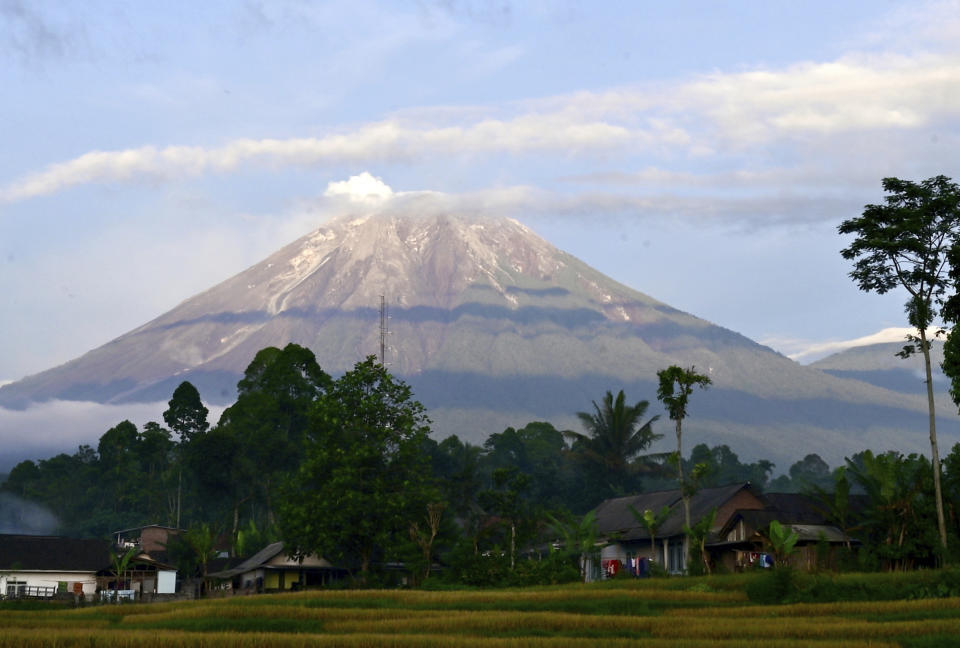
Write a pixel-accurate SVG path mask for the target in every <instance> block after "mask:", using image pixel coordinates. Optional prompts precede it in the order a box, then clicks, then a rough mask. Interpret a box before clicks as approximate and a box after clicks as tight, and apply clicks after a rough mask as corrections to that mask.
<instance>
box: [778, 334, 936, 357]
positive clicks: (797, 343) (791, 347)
mask: <svg viewBox="0 0 960 648" xmlns="http://www.w3.org/2000/svg"><path fill="white" fill-rule="evenodd" d="M937 330H938V329H936V328H931V329H929V330H928V331H927V336H928V337H930V338H931V339H932V338H933V337H935V335H936V332H937ZM915 333H916V329H913V328H909V327H891V328H885V329H883V330H881V331H877V332H876V333H871V334H870V335H864V336H863V337H858V338H854V339H852V340H837V341H830V342H811V341H809V340H792V339H777V338H770V339H767V340H764V341H763V342H762V343H763V344H766V345H768V346H771V347H773V348H776V349H779V350H781V352H783V353H785V354H786V356H787V357H788V358H790V359H791V360H796V361H797V362H799V363H801V364H810V363H811V362H815V361H817V360H820V359H821V358H825V357H827V356H828V355H832V354H834V353H840V352H841V351H846V350H847V349H852V348H854V347H861V346H869V345H872V344H889V343H891V342H903V343H904V344H906V338H907V336H908V335H911V334H915Z"/></svg>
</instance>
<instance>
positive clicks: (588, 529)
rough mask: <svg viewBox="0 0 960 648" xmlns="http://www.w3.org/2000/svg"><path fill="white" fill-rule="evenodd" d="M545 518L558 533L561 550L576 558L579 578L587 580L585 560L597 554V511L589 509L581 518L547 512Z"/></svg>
mask: <svg viewBox="0 0 960 648" xmlns="http://www.w3.org/2000/svg"><path fill="white" fill-rule="evenodd" d="M546 518H547V520H548V521H549V522H550V526H551V527H552V528H553V530H554V532H556V533H557V534H559V535H560V537H561V538H562V542H563V551H564V553H566V554H567V555H570V556H573V557H575V558H576V559H577V563H578V565H579V567H580V580H581V581H583V582H586V580H587V561H588V560H589V559H591V558H593V557H594V556H599V552H598V550H597V541H598V537H599V535H600V531H599V530H598V529H597V512H596V511H595V510H594V511H590V512H588V513H587V514H586V515H584V516H583V517H582V518H581V517H577V516H575V515H570V514H566V515H560V516H554V515H550V514H549V513H548V514H547V515H546Z"/></svg>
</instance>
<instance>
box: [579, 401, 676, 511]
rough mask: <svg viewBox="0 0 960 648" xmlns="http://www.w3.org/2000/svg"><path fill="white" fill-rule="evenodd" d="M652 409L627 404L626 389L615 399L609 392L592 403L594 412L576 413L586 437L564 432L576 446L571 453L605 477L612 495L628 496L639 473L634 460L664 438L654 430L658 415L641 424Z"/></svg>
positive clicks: (643, 403) (647, 405) (646, 405)
mask: <svg viewBox="0 0 960 648" xmlns="http://www.w3.org/2000/svg"><path fill="white" fill-rule="evenodd" d="M649 406H650V403H649V402H647V401H639V402H638V403H636V404H635V405H627V403H626V396H625V395H624V393H623V390H620V392H619V393H617V396H616V398H614V396H613V393H612V392H609V391H608V392H607V393H606V395H604V397H603V401H602V402H601V403H600V404H597V402H596V401H593V410H594V411H593V412H577V417H579V419H580V421H581V423H583V427H584V428H586V430H587V433H586V434H583V433H580V432H574V431H572V430H567V431H565V432H564V434H565V435H566V436H567V438H569V439H570V441H571V442H572V444H573V447H572V449H571V452H572V453H573V454H574V455H575V456H577V457H579V458H581V459H582V460H583V461H584V462H585V463H587V464H588V465H590V466H592V467H593V468H594V469H595V470H596V471H597V472H598V474H599V475H601V476H602V479H603V480H604V481H605V482H606V484H605V485H606V486H607V488H608V489H609V491H610V494H613V495H623V494H626V492H627V491H628V490H629V489H630V487H631V486H632V485H633V480H632V477H633V476H634V475H635V474H636V472H637V466H636V465H635V464H634V463H633V460H634V459H636V458H637V457H638V456H639V455H640V453H641V452H643V451H644V450H646V449H647V448H648V447H650V445H651V444H652V443H653V442H654V441H656V440H658V439H660V438H661V437H662V435H660V434H656V433H655V432H654V431H653V423H654V422H655V421H656V420H657V419H659V418H660V417H659V416H654V417H652V418H650V419H649V420H647V421H646V422H645V423H644V422H642V421H643V417H644V415H645V414H646V412H647V408H649Z"/></svg>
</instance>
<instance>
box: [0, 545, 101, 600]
mask: <svg viewBox="0 0 960 648" xmlns="http://www.w3.org/2000/svg"><path fill="white" fill-rule="evenodd" d="M110 562H111V561H110V543H109V542H108V541H106V540H100V539H94V538H85V539H79V538H64V537H60V536H30V535H0V594H2V595H3V596H6V597H11V598H24V597H31V598H32V597H38V598H52V597H53V596H54V595H56V594H74V595H79V594H83V595H85V596H92V595H94V594H95V593H96V590H97V573H98V572H102V571H103V570H105V569H109V566H110Z"/></svg>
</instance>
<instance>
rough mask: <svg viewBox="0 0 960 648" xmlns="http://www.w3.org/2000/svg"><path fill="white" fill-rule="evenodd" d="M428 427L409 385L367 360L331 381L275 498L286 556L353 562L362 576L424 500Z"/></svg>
mask: <svg viewBox="0 0 960 648" xmlns="http://www.w3.org/2000/svg"><path fill="white" fill-rule="evenodd" d="M428 424H429V419H428V418H427V416H426V413H425V410H424V407H423V405H421V404H420V403H419V402H417V401H416V400H414V399H413V392H412V390H411V389H410V387H409V386H407V385H406V383H404V382H403V381H401V380H397V379H396V378H394V377H393V376H392V375H390V373H389V372H388V371H387V370H386V369H385V368H384V367H383V365H380V364H378V363H377V362H376V358H374V356H370V357H368V358H367V359H366V360H364V361H362V362H359V363H357V364H356V366H354V368H353V369H351V370H350V371H348V372H347V373H345V374H344V375H343V376H342V377H341V378H340V379H338V380H336V381H335V382H334V383H333V385H332V386H331V387H330V390H329V391H328V393H327V395H326V396H325V397H324V398H323V399H321V400H320V401H318V403H317V405H316V408H315V411H314V415H313V418H312V422H311V426H310V434H309V445H308V447H307V448H306V458H305V460H304V462H303V463H302V464H301V466H300V469H299V470H298V471H297V472H296V473H295V475H294V476H293V478H292V479H291V480H290V481H289V482H288V483H287V485H286V487H285V488H284V489H283V490H282V494H281V497H280V500H279V507H278V514H279V515H278V522H279V526H280V530H281V535H282V537H283V539H284V541H285V542H286V543H287V547H288V550H289V551H290V552H291V554H292V555H295V554H299V555H306V554H311V553H319V554H322V555H324V556H327V557H328V558H334V559H336V558H341V559H342V558H345V557H347V556H349V557H351V558H359V559H360V570H361V575H362V578H366V575H367V573H368V571H369V569H370V565H371V562H372V559H373V556H374V553H375V552H376V551H378V550H382V549H384V548H387V547H389V546H390V545H391V542H392V541H393V540H395V539H397V538H398V534H399V535H405V534H406V533H408V529H409V524H410V521H411V520H413V519H415V518H416V517H419V514H420V511H423V509H424V507H425V506H426V504H427V502H428V501H429V498H430V493H429V491H428V486H429V465H428V463H427V460H428V457H427V455H426V454H425V453H424V452H423V448H424V447H425V444H424V441H425V440H426V437H427V434H428V432H429V427H428Z"/></svg>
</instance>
